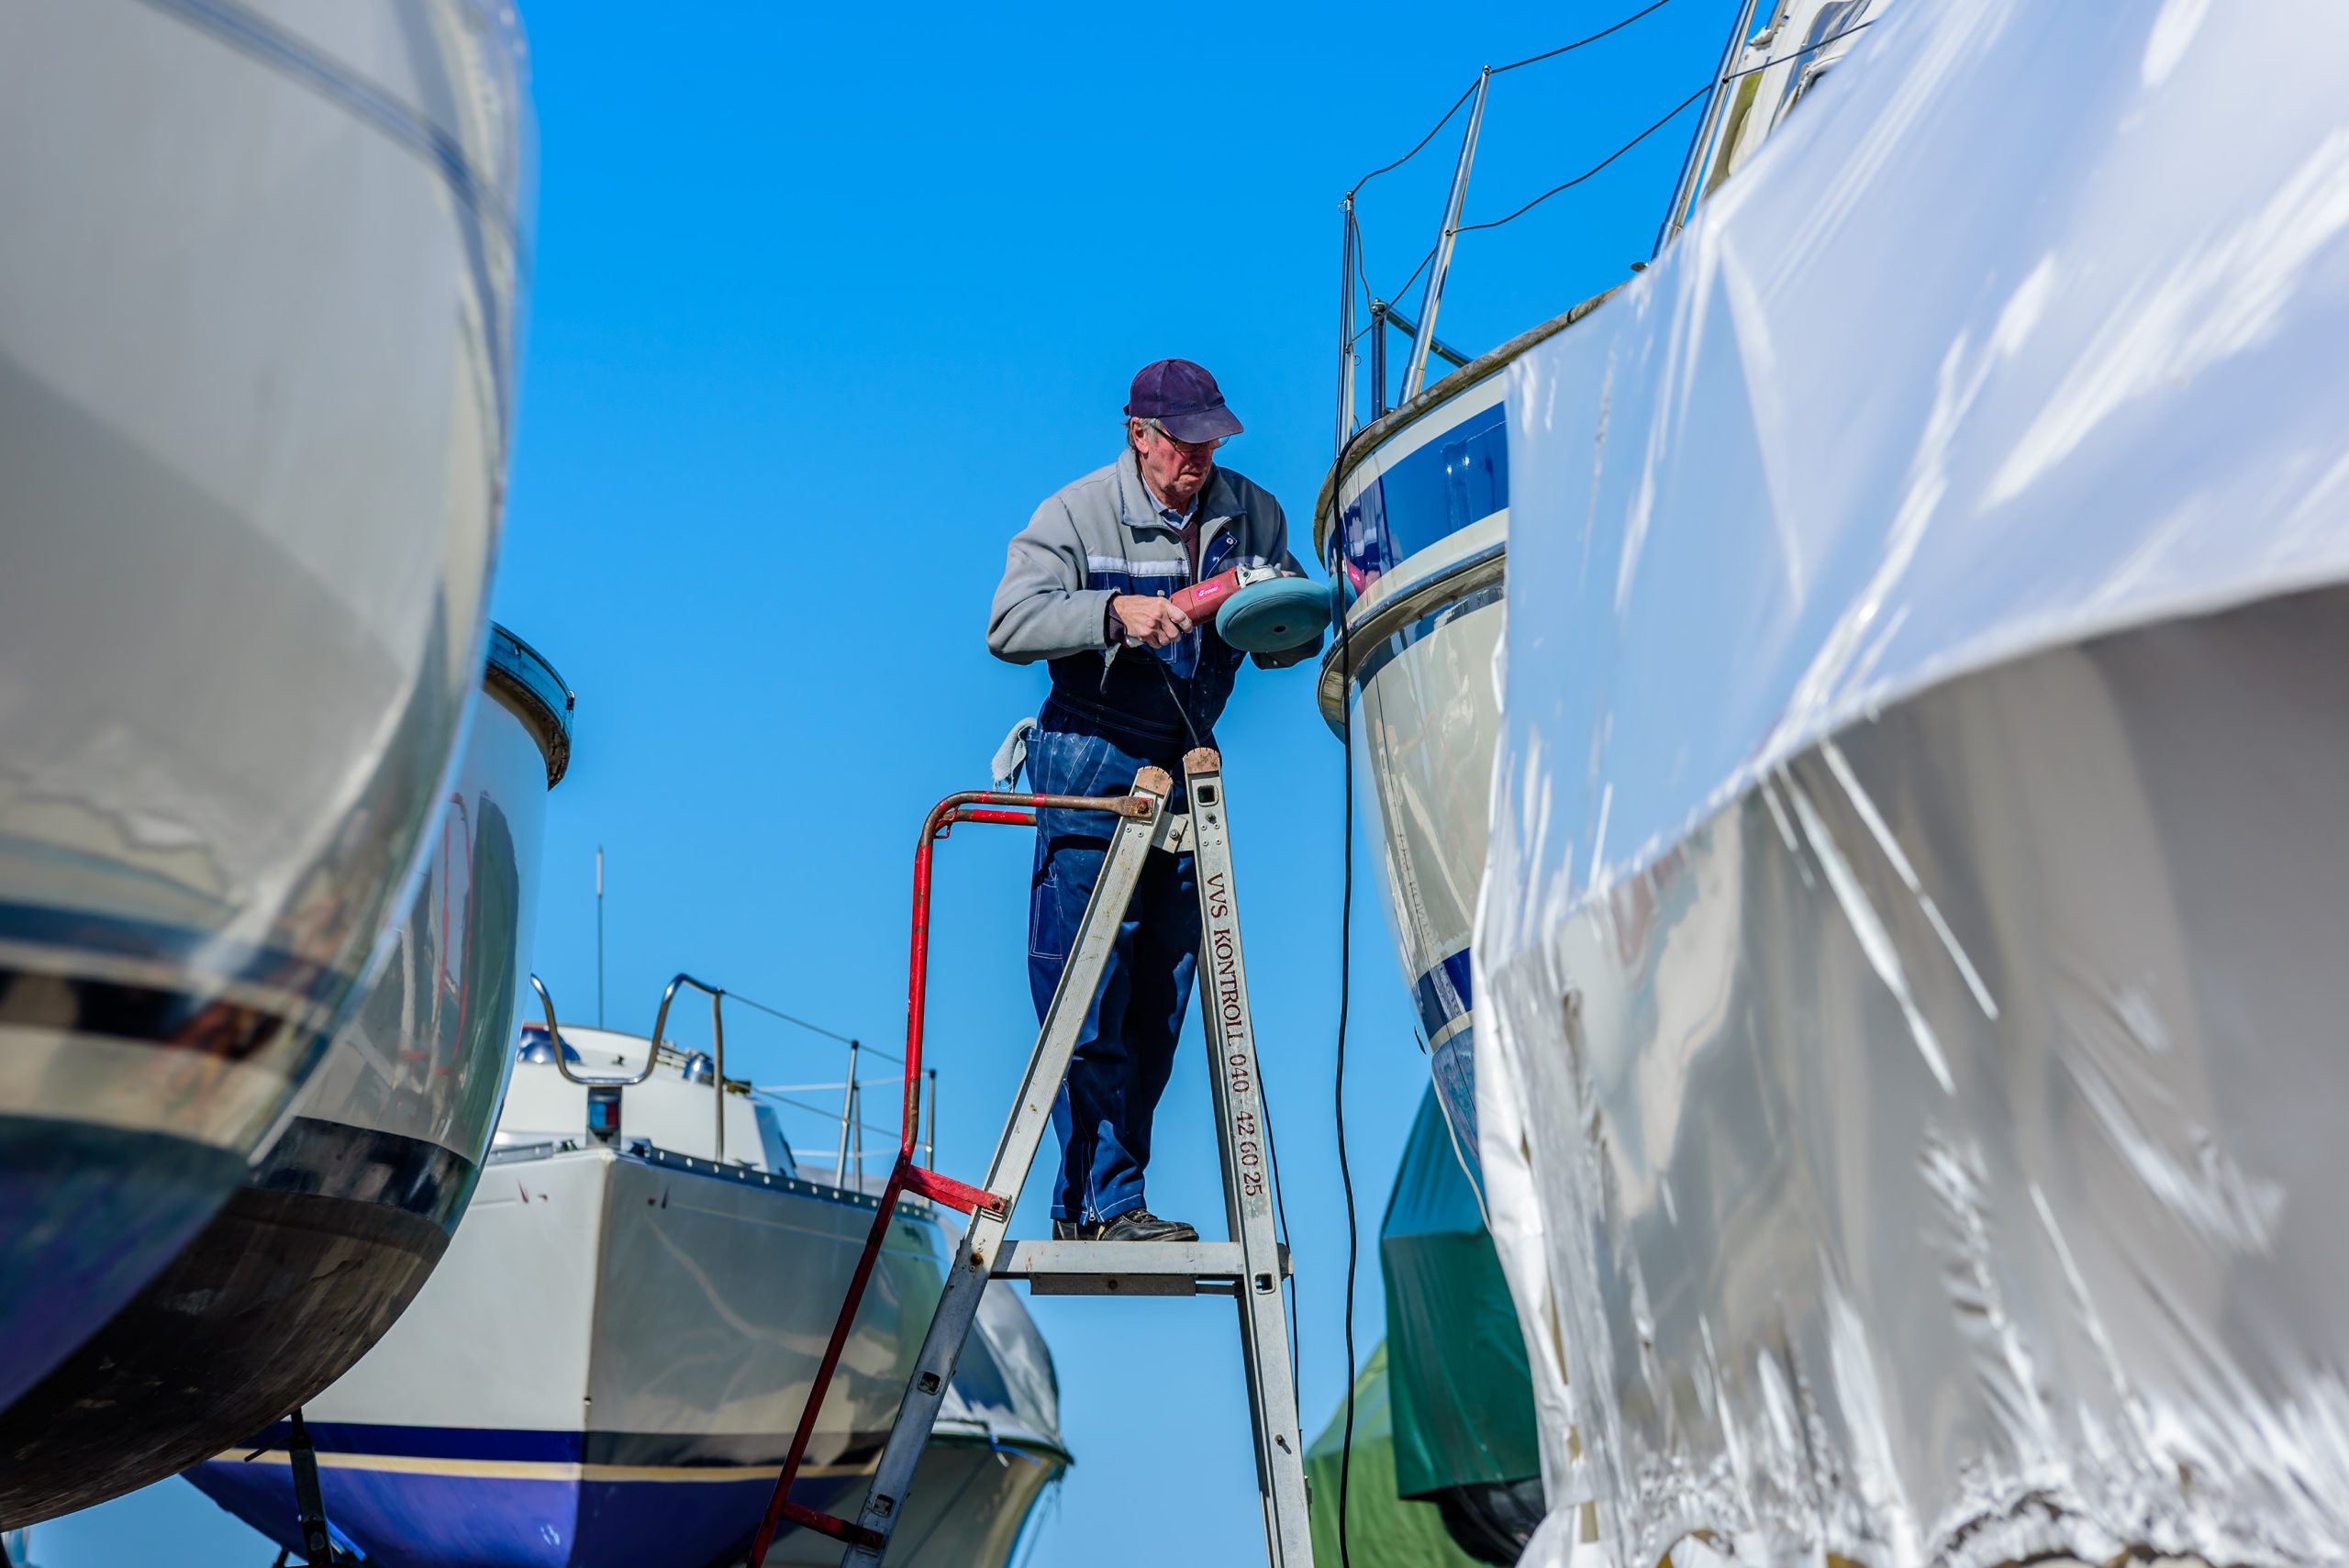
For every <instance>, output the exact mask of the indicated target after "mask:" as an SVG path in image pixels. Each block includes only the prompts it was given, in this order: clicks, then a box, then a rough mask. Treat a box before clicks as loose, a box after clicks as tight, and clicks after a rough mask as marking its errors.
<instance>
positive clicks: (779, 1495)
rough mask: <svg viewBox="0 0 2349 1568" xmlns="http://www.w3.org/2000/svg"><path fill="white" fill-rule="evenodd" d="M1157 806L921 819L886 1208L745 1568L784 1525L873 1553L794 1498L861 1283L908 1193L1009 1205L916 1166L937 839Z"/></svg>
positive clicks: (988, 795) (1052, 805)
mask: <svg viewBox="0 0 2349 1568" xmlns="http://www.w3.org/2000/svg"><path fill="white" fill-rule="evenodd" d="M1155 806H1156V803H1155V802H1154V801H1153V800H1152V799H1151V798H1150V797H1149V796H1147V795H1017V794H1013V793H1011V792H1009V791H1005V790H964V791H963V792H962V793H961V794H958V795H948V796H947V797H946V798H945V799H943V800H941V801H940V802H939V803H938V804H937V805H936V806H932V807H930V815H929V817H926V818H924V819H923V822H922V828H921V840H920V842H919V843H918V844H917V845H915V847H914V904H913V952H912V957H911V960H910V962H909V965H908V967H909V969H910V971H911V973H910V975H909V977H908V979H907V985H906V1052H905V1055H906V1062H905V1066H906V1096H905V1104H904V1106H903V1107H902V1109H901V1110H900V1113H899V1118H898V1131H897V1158H896V1163H895V1164H894V1165H893V1166H892V1167H891V1168H890V1172H889V1179H888V1181H887V1182H886V1183H885V1184H884V1185H883V1186H882V1188H881V1201H880V1207H878V1208H877V1209H876V1210H875V1211H874V1216H873V1226H872V1229H870V1230H869V1231H868V1232H867V1233H866V1235H865V1238H864V1251H863V1252H862V1253H861V1254H860V1255H859V1256H858V1258H857V1261H856V1272H855V1273H853V1274H852V1275H851V1276H850V1277H849V1284H848V1299H847V1300H846V1301H844V1302H842V1303H841V1313H840V1317H839V1318H837V1319H835V1320H834V1322H833V1324H832V1337H831V1340H830V1341H829V1343H828V1344H826V1345H825V1347H824V1359H823V1360H822V1361H821V1362H818V1364H817V1367H816V1381H815V1383H814V1385H813V1386H811V1387H810V1388H809V1389H808V1391H807V1406H806V1407H805V1408H803V1409H802V1410H801V1411H800V1413H799V1428H798V1429H797V1430H796V1432H794V1433H793V1434H792V1438H791V1449H790V1451H789V1452H788V1453H786V1454H785V1456H784V1461H783V1473H781V1474H780V1475H778V1476H776V1477H775V1482H774V1496H771V1497H769V1498H768V1500H767V1508H766V1513H765V1515H764V1516H763V1518H761V1519H760V1521H759V1529H758V1533H757V1534H756V1535H755V1536H753V1537H752V1538H751V1554H750V1556H749V1557H748V1558H747V1559H745V1560H744V1561H745V1562H746V1563H747V1565H748V1568H760V1565H761V1564H762V1563H763V1562H765V1561H766V1555H767V1549H768V1548H769V1547H771V1546H773V1545H774V1535H775V1530H776V1528H777V1527H778V1526H780V1525H781V1524H782V1523H783V1521H784V1520H785V1519H788V1520H790V1521H791V1522H792V1523H793V1524H796V1525H798V1526H800V1527H801V1528H802V1529H812V1530H815V1531H817V1532H818V1533H819V1534H822V1535H828V1536H830V1537H831V1538H832V1539H833V1540H841V1541H847V1542H849V1543H850V1544H852V1545H856V1546H862V1547H864V1548H866V1549H868V1550H870V1549H872V1548H874V1547H877V1546H879V1545H881V1544H882V1541H881V1538H880V1537H879V1536H877V1535H875V1534H874V1532H873V1531H871V1530H868V1529H864V1528H863V1526H862V1525H858V1524H855V1523H852V1522H851V1521H850V1520H847V1519H841V1518H833V1517H832V1516H831V1515H829V1514H826V1513H822V1512H819V1511H818V1510H817V1509H814V1508H809V1507H803V1506H801V1505H800V1504H797V1503H795V1502H793V1501H792V1500H791V1484H792V1483H793V1482H794V1481H795V1480H796V1479H797V1478H798V1475H799V1467H800V1466H801V1464H803V1463H804V1462H806V1461H807V1445H808V1443H809V1442H810V1441H811V1440H813V1439H814V1438H815V1435H816V1418H817V1417H818V1415H819V1414H820V1413H821V1412H822V1410H823V1407H824V1396H825V1395H827V1394H828V1393H829V1392H830V1390H831V1385H832V1376H833V1374H834V1373H837V1372H838V1371H839V1370H840V1364H841V1352H842V1351H845V1350H846V1349H847V1348H848V1336H849V1330H850V1329H852V1328H853V1327H854V1326H855V1323H856V1309H857V1308H858V1307H861V1306H863V1302H864V1291H865V1287H866V1286H867V1285H869V1284H872V1282H873V1268H874V1263H876V1262H878V1261H879V1260H880V1257H881V1246H882V1243H883V1242H884V1241H885V1240H887V1239H888V1235H889V1221H890V1219H891V1218H892V1217H893V1216H895V1215H896V1209H897V1199H898V1198H899V1197H901V1196H902V1195H905V1194H907V1193H912V1194H914V1195H917V1196H919V1197H926V1198H930V1199H931V1200H933V1201H935V1202H938V1203H942V1204H945V1205H946V1206H948V1207H952V1208H957V1209H960V1210H962V1211H963V1213H965V1214H969V1213H973V1212H974V1211H976V1210H978V1209H981V1208H985V1209H990V1210H993V1211H995V1212H996V1213H1001V1212H1002V1211H1003V1210H1004V1209H1006V1208H1008V1207H1010V1203H1011V1199H1010V1197H1008V1196H1006V1195H999V1194H996V1193H991V1192H987V1191H985V1189H984V1188H980V1187H974V1186H970V1185H968V1184H964V1183H962V1182H958V1181H956V1180H954V1179H953V1178H952V1176H945V1175H941V1174H940V1173H938V1172H936V1171H930V1170H925V1169H924V1168H923V1167H921V1166H919V1165H917V1164H915V1163H914V1145H915V1140H916V1138H917V1135H918V1132H919V1130H920V1122H921V1060H922V1029H923V1023H924V1020H925V1015H926V1013H927V1011H928V1007H929V1001H930V862H931V857H932V853H933V851H934V850H935V848H936V846H937V843H938V840H941V839H943V838H945V837H946V835H947V833H948V832H949V831H951V830H952V828H953V827H954V825H955V824H956V823H958V822H978V823H987V824H994V825H998V826H1003V827H1013V828H1032V827H1034V826H1035V825H1036V813H1037V812H1039V811H1101V812H1108V813H1109V814H1111V815H1113V816H1117V817H1148V816H1149V815H1150V814H1151V812H1152V810H1153V809H1154V808H1155ZM840 1175H841V1184H843V1185H845V1184H847V1178H848V1173H847V1172H846V1171H842V1172H841V1173H840Z"/></svg>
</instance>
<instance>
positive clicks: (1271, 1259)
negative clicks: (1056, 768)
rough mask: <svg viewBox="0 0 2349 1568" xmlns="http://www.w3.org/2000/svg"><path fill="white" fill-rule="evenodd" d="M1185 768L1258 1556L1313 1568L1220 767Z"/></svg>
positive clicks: (1209, 754)
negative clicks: (1257, 1507)
mask: <svg viewBox="0 0 2349 1568" xmlns="http://www.w3.org/2000/svg"><path fill="white" fill-rule="evenodd" d="M1183 772H1184V775H1185V778H1186V782H1187V787H1188V794H1189V797H1190V815H1191V834H1190V837H1191V846H1192V852H1193V854H1194V855H1195V856H1196V860H1195V862H1194V865H1193V875H1194V877H1195V878H1196V880H1197V884H1198V895H1199V916H1200V920H1199V933H1200V942H1199V945H1200V953H1199V991H1200V999H1201V1001H1202V1003H1203V1004H1204V1005H1205V1006H1206V1011H1207V1017H1206V1020H1205V1022H1206V1026H1207V1038H1208V1051H1209V1053H1210V1059H1211V1060H1210V1066H1211V1071H1210V1072H1209V1073H1208V1083H1209V1084H1210V1086H1211V1089H1212V1092H1213V1097H1214V1101H1215V1113H1216V1118H1215V1119H1216V1139H1217V1143H1218V1145H1219V1150H1220V1152H1221V1154H1222V1157H1223V1167H1224V1169H1223V1175H1224V1207H1225V1213H1226V1215H1227V1217H1228V1218H1229V1219H1230V1226H1231V1239H1232V1240H1234V1241H1236V1242H1238V1243H1239V1244H1240V1249H1241V1257H1242V1259H1243V1261H1244V1264H1245V1269H1246V1272H1245V1273H1243V1274H1242V1276H1241V1278H1240V1280H1239V1281H1238V1282H1237V1284H1236V1287H1235V1289H1234V1291H1233V1296H1234V1299H1235V1301H1236V1303H1237V1306H1238V1309H1239V1317H1240V1342H1241V1361H1242V1363H1243V1367H1244V1370H1245V1373H1246V1377H1247V1385H1248V1406H1249V1418H1250V1420H1251V1421H1252V1424H1253V1427H1254V1432H1255V1439H1256V1482H1257V1488H1258V1494H1259V1496H1260V1498H1261V1500H1262V1502H1263V1505H1264V1543H1265V1551H1266V1555H1267V1558H1268V1560H1269V1562H1271V1564H1272V1568H1311V1564H1312V1562H1313V1540H1312V1528H1311V1523H1310V1520H1309V1518H1308V1514H1307V1504H1306V1495H1305V1454H1304V1431H1303V1420H1302V1417H1301V1415H1300V1413H1299V1412H1298V1410H1297V1385H1296V1384H1295V1382H1294V1381H1293V1377H1292V1370H1291V1366H1290V1362H1289V1349H1288V1333H1287V1328H1288V1320H1287V1308H1286V1303H1285V1302H1284V1300H1283V1299H1282V1296H1281V1281H1282V1276H1283V1274H1284V1273H1286V1270H1285V1268H1284V1267H1283V1262H1282V1258H1281V1249H1280V1243H1279V1240H1278V1238H1277V1236H1276V1234H1275V1227H1274V1204H1273V1195H1272V1171H1271V1154H1270V1150H1269V1148H1268V1144H1267V1140H1266V1139H1265V1136H1264V1083H1263V1079H1262V1077H1261V1076H1260V1069H1259V1063H1258V1061H1257V1053H1256V1031H1255V1020H1254V1017H1253V1014H1252V1009H1251V1008H1250V1006H1249V998H1248V972H1247V959H1246V956H1245V953H1244V951H1243V949H1242V946H1241V937H1240V906H1239V896H1238V889H1237V887H1236V885H1235V884H1234V880H1233V873H1232V862H1231V826H1230V802H1229V799H1228V798H1227V796H1226V795H1225V793H1224V789H1223V762H1222V759H1221V758H1220V757H1219V756H1218V755H1217V753H1216V752H1214V751H1211V750H1208V749H1207V748H1205V747H1201V748H1199V749H1197V750H1196V751H1192V752H1190V753H1189V754H1188V755H1187V756H1186V757H1185V758H1184V759H1183Z"/></svg>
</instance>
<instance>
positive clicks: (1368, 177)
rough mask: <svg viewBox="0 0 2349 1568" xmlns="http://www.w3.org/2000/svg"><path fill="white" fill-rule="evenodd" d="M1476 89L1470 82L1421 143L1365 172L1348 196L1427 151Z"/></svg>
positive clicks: (1353, 194) (1360, 192)
mask: <svg viewBox="0 0 2349 1568" xmlns="http://www.w3.org/2000/svg"><path fill="white" fill-rule="evenodd" d="M1475 91H1476V83H1474V82H1471V83H1468V90H1467V91H1466V92H1464V93H1463V94H1461V95H1460V96H1458V97H1457V98H1454V99H1453V101H1452V107H1450V108H1448V109H1446V110H1444V111H1443V118H1442V119H1440V120H1438V121H1436V122H1435V124H1434V125H1432V126H1431V127H1429V128H1428V133H1427V135H1425V136H1423V137H1421V138H1419V145H1417V146H1416V147H1413V148H1412V149H1411V150H1410V151H1408V152H1406V153H1405V154H1403V156H1402V157H1400V158H1397V160H1395V161H1394V162H1392V163H1382V164H1380V165H1379V166H1378V167H1377V168H1375V169H1373V170H1372V171H1371V172H1369V173H1367V174H1364V176H1363V177H1362V178H1361V179H1359V180H1356V181H1355V182H1354V187H1353V190H1351V191H1348V192H1347V193H1346V195H1347V196H1348V197H1349V198H1351V197H1353V196H1356V195H1361V194H1362V188H1363V187H1364V185H1367V184H1369V183H1371V182H1372V181H1373V180H1375V179H1377V178H1378V177H1379V176H1380V175H1381V174H1391V173H1393V172H1395V171H1396V170H1397V169H1400V168H1401V167H1402V166H1403V165H1404V164H1406V163H1408V162H1409V161H1411V160H1412V159H1414V158H1417V157H1418V156H1419V154H1420V153H1422V152H1424V151H1426V150H1427V145H1428V143H1429V142H1431V141H1433V140H1434V139H1435V133H1436V132H1437V131H1440V130H1442V128H1444V127H1446V126H1448V125H1450V124H1451V123H1452V117H1453V116H1454V115H1456V114H1458V113H1459V112H1460V106H1462V105H1463V104H1465V103H1466V102H1467V101H1468V100H1469V98H1470V97H1471V96H1472V95H1474V94H1475Z"/></svg>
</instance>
